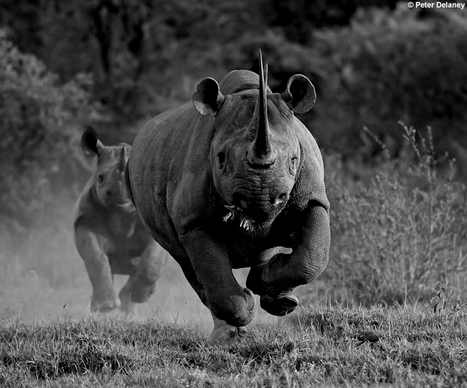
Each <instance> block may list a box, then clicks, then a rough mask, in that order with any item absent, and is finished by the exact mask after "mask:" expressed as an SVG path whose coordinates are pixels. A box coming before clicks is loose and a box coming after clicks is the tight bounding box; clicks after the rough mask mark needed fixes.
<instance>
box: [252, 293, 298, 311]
mask: <svg viewBox="0 0 467 388" xmlns="http://www.w3.org/2000/svg"><path fill="white" fill-rule="evenodd" d="M260 304H261V308H262V309H263V310H265V311H267V312H268V313H269V314H271V315H277V316H283V315H287V314H290V313H291V312H292V311H294V310H295V308H296V307H297V306H298V304H299V301H298V298H297V297H296V296H295V295H293V294H287V295H284V296H281V297H279V298H271V297H270V296H268V295H262V296H261V300H260Z"/></svg>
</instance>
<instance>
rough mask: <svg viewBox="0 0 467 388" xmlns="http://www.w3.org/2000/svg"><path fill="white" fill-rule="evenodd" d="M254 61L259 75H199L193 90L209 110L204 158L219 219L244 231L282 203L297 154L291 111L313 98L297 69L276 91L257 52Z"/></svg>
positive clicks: (261, 225) (266, 220)
mask: <svg viewBox="0 0 467 388" xmlns="http://www.w3.org/2000/svg"><path fill="white" fill-rule="evenodd" d="M259 62H260V69H259V70H260V71H259V80H258V75H256V74H255V73H252V72H249V71H244V70H243V71H242V70H238V71H233V72H231V73H230V74H229V75H227V76H226V78H224V80H223V81H222V82H221V85H220V86H219V84H218V83H217V82H216V81H215V80H214V79H213V78H206V79H204V80H203V81H201V83H200V84H199V85H198V88H197V92H196V93H195V94H194V95H193V104H194V106H195V108H196V109H197V110H198V112H199V113H200V114H201V115H211V116H214V122H213V130H214V132H213V140H212V144H211V150H210V155H209V159H210V167H211V172H212V176H213V181H214V185H215V187H216V190H217V192H218V193H219V195H220V196H221V198H222V199H223V201H224V205H225V207H226V209H227V210H226V213H227V214H226V215H225V217H224V221H228V220H231V221H232V220H233V221H235V222H238V225H239V226H240V227H241V228H243V229H245V230H247V231H258V230H264V229H266V228H268V227H269V226H270V225H271V224H272V222H273V221H274V219H275V218H276V216H277V215H278V214H279V213H280V212H281V211H282V210H283V209H284V208H285V206H286V205H287V202H288V200H289V198H290V195H291V191H292V188H293V187H294V184H295V180H296V176H297V172H298V171H299V169H300V165H301V164H300V163H301V159H302V155H301V149H300V142H299V139H298V136H297V135H298V133H297V130H296V129H297V128H296V126H297V125H302V124H301V123H300V122H299V121H298V120H297V119H296V118H295V117H294V113H305V112H307V111H308V110H309V109H311V108H312V106H313V105H314V102H315V99H316V94H315V89H314V86H313V84H312V83H311V82H310V80H309V79H308V78H307V77H305V76H303V75H294V76H292V77H291V78H290V79H289V81H288V84H287V88H286V90H285V91H284V92H283V93H282V94H278V93H271V91H270V89H269V88H268V87H267V66H263V61H262V57H261V53H260V58H259ZM258 81H259V82H258ZM222 92H224V93H227V94H226V95H224V94H223V93H222Z"/></svg>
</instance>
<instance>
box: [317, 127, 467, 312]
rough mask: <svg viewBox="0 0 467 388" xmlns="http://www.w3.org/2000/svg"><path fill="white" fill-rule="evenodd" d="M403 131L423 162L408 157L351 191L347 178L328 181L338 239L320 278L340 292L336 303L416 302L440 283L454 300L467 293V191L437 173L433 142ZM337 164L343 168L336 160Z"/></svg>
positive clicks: (410, 130) (409, 130) (388, 164)
mask: <svg viewBox="0 0 467 388" xmlns="http://www.w3.org/2000/svg"><path fill="white" fill-rule="evenodd" d="M402 128H403V130H404V139H405V142H406V144H408V145H409V146H410V150H411V151H412V153H413V154H414V155H415V157H416V159H417V160H418V165H416V166H413V165H412V163H411V162H410V160H412V156H411V155H410V154H409V153H408V152H407V157H406V159H405V160H401V159H397V160H389V159H388V160H387V161H386V162H385V163H384V165H383V166H382V167H381V168H380V172H379V173H378V174H377V175H376V176H374V177H373V178H371V179H368V180H367V181H362V182H360V184H356V185H354V186H353V188H352V189H349V188H348V185H347V187H345V186H344V184H346V183H345V180H346V179H347V178H346V177H342V176H339V175H338V174H337V175H336V174H335V175H334V176H333V177H332V178H331V179H333V181H332V182H331V183H330V185H329V195H330V199H331V203H332V208H331V209H332V221H331V225H332V239H333V240H332V248H331V260H330V264H329V266H328V269H327V270H326V271H325V273H324V275H323V276H324V278H325V279H326V280H327V284H328V285H329V286H330V287H331V288H334V290H336V293H338V292H340V295H336V297H337V299H338V300H339V299H340V300H341V301H347V302H349V301H350V302H361V303H364V304H373V303H386V304H394V303H401V304H402V303H405V302H407V301H412V302H416V301H421V300H427V299H428V298H429V297H430V295H433V288H434V287H435V285H436V284H437V283H442V284H444V285H445V287H446V290H447V292H449V293H450V295H451V296H452V297H454V298H461V296H462V295H463V294H465V292H466V291H467V290H466V287H467V286H466V285H467V282H466V280H467V243H466V241H467V229H466V228H465V220H466V217H467V210H466V209H467V207H466V202H467V201H466V199H467V191H466V188H465V186H463V185H461V184H459V183H456V182H454V181H453V180H452V179H451V178H450V177H449V176H446V175H447V171H444V172H441V171H437V170H436V167H437V166H436V165H437V164H438V161H439V159H437V158H436V156H435V154H434V150H433V146H432V144H431V142H430V139H429V138H428V139H424V138H422V137H421V136H420V135H419V134H418V132H416V131H415V130H414V129H413V128H411V127H406V126H405V125H403V126H402ZM406 149H407V150H408V149H409V148H406ZM333 164H334V166H333V167H331V169H332V170H334V171H343V170H344V168H343V167H342V166H341V165H339V162H338V160H337V161H336V160H334V161H333ZM411 165H412V167H410V166H411ZM414 182H415V183H414ZM337 290H339V291H337Z"/></svg>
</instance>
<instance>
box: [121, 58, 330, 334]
mask: <svg viewBox="0 0 467 388" xmlns="http://www.w3.org/2000/svg"><path fill="white" fill-rule="evenodd" d="M265 78H266V76H265V75H263V67H262V63H261V71H260V76H259V77H258V75H257V74H255V73H253V72H250V71H244V70H237V71H233V72H231V73H229V74H228V75H227V76H226V77H225V78H224V79H223V80H222V81H221V83H220V86H219V85H218V84H217V82H216V81H215V80H213V79H212V78H208V79H205V80H204V81H202V82H201V83H200V84H199V85H198V89H197V92H196V93H195V94H194V95H193V102H192V103H186V104H185V105H182V106H180V107H178V108H175V109H172V110H169V111H167V112H165V113H162V114H160V115H159V116H156V117H155V118H153V119H152V120H151V121H150V122H149V123H148V124H147V125H146V127H145V128H144V129H143V130H142V131H141V132H140V133H139V134H138V136H137V138H136V139H135V142H134V144H133V149H132V152H131V155H130V158H129V162H128V166H127V179H128V181H127V183H128V186H129V191H130V196H131V198H132V199H133V201H134V203H135V205H136V208H137V209H138V212H139V214H140V216H141V218H142V220H143V222H144V223H145V225H146V226H147V228H148V229H149V231H150V232H151V234H152V236H153V237H154V238H155V239H156V240H157V241H158V242H159V243H160V244H161V245H162V246H163V247H164V248H165V249H167V250H168V251H169V252H170V254H171V255H172V256H173V257H174V258H175V259H176V260H177V261H178V263H179V264H180V266H181V267H182V269H183V271H184V273H185V276H186V278H187V279H188V281H189V282H190V284H191V285H192V287H193V288H194V290H195V291H196V292H197V293H198V295H199V297H200V299H201V300H202V302H203V303H204V304H205V305H206V306H207V307H208V308H209V309H210V311H211V313H212V315H213V318H214V331H213V333H212V335H211V337H212V339H213V340H215V341H220V342H225V341H229V340H231V339H234V338H235V337H237V336H242V335H243V334H244V333H245V331H246V330H245V327H244V326H246V325H247V324H248V323H249V322H250V321H251V320H252V318H253V314H254V307H255V299H254V296H253V293H255V294H258V295H260V296H261V299H260V300H261V307H262V308H263V309H265V310H266V311H268V312H269V313H271V314H274V315H285V314H288V313H289V312H291V311H293V309H294V308H295V307H296V306H297V305H298V299H297V298H296V297H295V296H294V295H293V294H292V293H291V291H292V290H293V289H294V288H295V287H297V286H298V285H301V284H307V283H310V282H311V281H312V280H314V279H315V278H316V277H317V276H318V275H319V274H320V273H321V272H322V271H323V270H324V268H325V267H326V265H327V262H328V253H329V244H330V225H329V202H328V200H327V198H326V193H325V186H324V176H323V161H322V157H321V153H320V150H319V148H318V146H317V144H316V142H315V140H314V138H313V136H312V135H311V133H310V132H309V131H308V129H307V128H306V127H305V126H304V125H303V124H302V123H301V122H300V121H299V120H298V119H297V118H296V117H295V116H294V112H295V113H303V112H306V111H307V110H308V109H310V108H311V106H312V105H313V104H314V100H315V94H314V87H313V85H312V84H311V82H310V81H309V80H308V79H307V78H306V77H305V76H302V75H295V76H293V77H291V79H290V80H289V84H288V87H287V90H286V91H284V93H282V94H273V93H271V92H270V90H269V88H267V86H266V84H265V82H264V81H262V80H263V79H265ZM193 105H194V107H193ZM241 267H251V270H250V273H249V276H248V278H247V284H246V285H247V288H243V287H241V286H240V285H239V284H238V283H237V281H236V280H235V278H234V276H233V274H232V268H241Z"/></svg>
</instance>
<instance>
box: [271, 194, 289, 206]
mask: <svg viewBox="0 0 467 388" xmlns="http://www.w3.org/2000/svg"><path fill="white" fill-rule="evenodd" d="M287 198H288V195H287V193H282V194H279V195H278V196H277V197H276V198H271V203H272V204H273V205H275V206H278V205H281V204H283V203H284V202H286V201H287Z"/></svg>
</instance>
